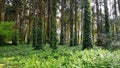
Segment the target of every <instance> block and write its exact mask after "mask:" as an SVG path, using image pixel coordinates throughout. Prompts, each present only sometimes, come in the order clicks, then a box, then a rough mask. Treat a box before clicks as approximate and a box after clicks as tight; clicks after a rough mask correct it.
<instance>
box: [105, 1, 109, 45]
mask: <svg viewBox="0 0 120 68" xmlns="http://www.w3.org/2000/svg"><path fill="white" fill-rule="evenodd" d="M107 2H108V0H104V9H105V11H104V12H105V33H106V45H105V47H107V45H110V21H109V12H108V6H107V5H108V3H107Z"/></svg>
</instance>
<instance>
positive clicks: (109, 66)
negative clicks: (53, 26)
mask: <svg viewBox="0 0 120 68" xmlns="http://www.w3.org/2000/svg"><path fill="white" fill-rule="evenodd" d="M44 49H45V50H44V51H43V50H33V48H32V46H31V45H19V46H12V45H9V46H0V68H120V50H114V51H111V50H105V49H102V48H99V47H95V48H93V49H90V50H84V51H82V50H81V46H75V47H68V46H60V45H58V49H57V50H56V51H53V50H52V49H50V48H49V46H48V45H46V46H45V47H44Z"/></svg>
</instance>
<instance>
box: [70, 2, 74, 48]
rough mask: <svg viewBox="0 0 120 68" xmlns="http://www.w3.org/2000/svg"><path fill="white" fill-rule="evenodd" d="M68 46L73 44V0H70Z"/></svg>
mask: <svg viewBox="0 0 120 68" xmlns="http://www.w3.org/2000/svg"><path fill="white" fill-rule="evenodd" d="M70 46H74V35H73V0H70Z"/></svg>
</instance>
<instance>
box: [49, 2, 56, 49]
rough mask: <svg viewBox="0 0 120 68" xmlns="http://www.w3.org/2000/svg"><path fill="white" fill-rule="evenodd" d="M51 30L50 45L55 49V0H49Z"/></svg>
mask: <svg viewBox="0 0 120 68" xmlns="http://www.w3.org/2000/svg"><path fill="white" fill-rule="evenodd" d="M51 8H52V9H51V32H50V47H51V48H53V49H57V32H56V29H57V28H56V23H57V22H56V11H57V0H51Z"/></svg>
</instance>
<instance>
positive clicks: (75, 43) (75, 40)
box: [74, 0, 78, 46]
mask: <svg viewBox="0 0 120 68" xmlns="http://www.w3.org/2000/svg"><path fill="white" fill-rule="evenodd" d="M74 4H75V28H74V30H75V33H74V45H75V46H76V45H78V38H77V37H78V36H77V34H78V32H77V22H78V19H77V9H78V6H77V0H75V3H74Z"/></svg>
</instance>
